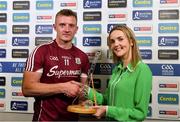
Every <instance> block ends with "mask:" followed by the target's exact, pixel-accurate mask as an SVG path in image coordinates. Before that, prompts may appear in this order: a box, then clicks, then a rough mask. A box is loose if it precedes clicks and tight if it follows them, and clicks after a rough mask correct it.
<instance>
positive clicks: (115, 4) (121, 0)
mask: <svg viewBox="0 0 180 122" xmlns="http://www.w3.org/2000/svg"><path fill="white" fill-rule="evenodd" d="M126 6H127V0H108V8H124V7H126Z"/></svg>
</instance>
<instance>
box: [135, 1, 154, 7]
mask: <svg viewBox="0 0 180 122" xmlns="http://www.w3.org/2000/svg"><path fill="white" fill-rule="evenodd" d="M152 4H153V1H152V0H133V7H152Z"/></svg>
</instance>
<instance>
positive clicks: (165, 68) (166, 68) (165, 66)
mask: <svg viewBox="0 0 180 122" xmlns="http://www.w3.org/2000/svg"><path fill="white" fill-rule="evenodd" d="M161 69H162V70H174V68H173V66H172V65H162V66H161Z"/></svg>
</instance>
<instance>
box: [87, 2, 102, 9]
mask: <svg viewBox="0 0 180 122" xmlns="http://www.w3.org/2000/svg"><path fill="white" fill-rule="evenodd" d="M101 6H102V0H84V1H83V7H84V9H88V8H101Z"/></svg>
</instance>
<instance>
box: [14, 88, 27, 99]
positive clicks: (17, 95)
mask: <svg viewBox="0 0 180 122" xmlns="http://www.w3.org/2000/svg"><path fill="white" fill-rule="evenodd" d="M11 95H12V98H15V99H23V98H25V97H24V96H23V93H22V91H21V90H16V91H12V93H11Z"/></svg>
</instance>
